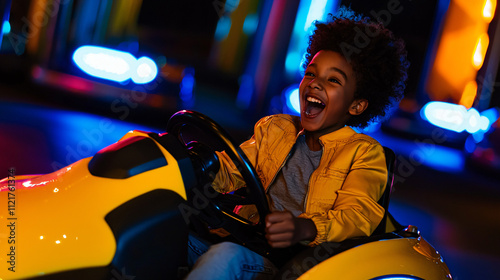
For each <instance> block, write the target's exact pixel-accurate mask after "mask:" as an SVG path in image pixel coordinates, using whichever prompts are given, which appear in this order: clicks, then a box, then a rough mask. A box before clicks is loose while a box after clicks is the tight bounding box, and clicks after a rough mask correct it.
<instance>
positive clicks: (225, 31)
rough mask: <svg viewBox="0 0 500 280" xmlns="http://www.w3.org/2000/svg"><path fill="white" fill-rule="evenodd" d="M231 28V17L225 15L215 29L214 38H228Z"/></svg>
mask: <svg viewBox="0 0 500 280" xmlns="http://www.w3.org/2000/svg"><path fill="white" fill-rule="evenodd" d="M230 30H231V18H230V17H228V16H223V17H221V18H220V19H219V21H218V22H217V27H216V29H215V34H214V38H215V40H217V41H222V40H224V39H226V38H227V36H228V35H229V31H230Z"/></svg>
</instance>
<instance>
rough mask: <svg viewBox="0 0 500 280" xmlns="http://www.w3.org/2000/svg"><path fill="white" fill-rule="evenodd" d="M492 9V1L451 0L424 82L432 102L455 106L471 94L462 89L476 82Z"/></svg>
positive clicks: (482, 59)
mask: <svg viewBox="0 0 500 280" xmlns="http://www.w3.org/2000/svg"><path fill="white" fill-rule="evenodd" d="M494 7H496V1H494V0H493V1H491V0H484V1H470V0H450V4H449V7H448V10H447V12H446V16H445V20H444V21H443V22H444V24H443V26H442V27H441V28H442V32H441V35H440V38H439V39H438V45H437V50H436V55H435V57H434V62H433V64H432V66H431V68H430V71H429V74H428V80H427V83H426V91H427V92H428V93H429V96H430V99H431V100H451V102H453V103H458V102H459V101H460V100H461V99H462V94H463V93H464V92H468V93H470V91H468V90H465V88H466V87H467V85H468V84H469V83H470V82H471V81H475V80H476V78H477V71H478V70H479V69H480V68H481V67H482V65H483V62H484V58H485V55H486V51H487V49H488V44H489V38H488V34H487V32H488V26H489V22H490V20H489V16H490V13H491V12H492V11H493V9H492V8H494ZM457 46H459V47H457ZM466 99H468V100H469V99H470V96H469V97H466ZM468 104H470V101H468Z"/></svg>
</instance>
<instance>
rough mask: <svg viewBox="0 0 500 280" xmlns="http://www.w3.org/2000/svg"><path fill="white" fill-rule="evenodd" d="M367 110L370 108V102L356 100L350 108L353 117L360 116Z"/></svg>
mask: <svg viewBox="0 0 500 280" xmlns="http://www.w3.org/2000/svg"><path fill="white" fill-rule="evenodd" d="M366 108H368V100H366V99H356V100H354V101H353V102H352V104H351V107H349V113H350V114H351V115H360V114H361V113H363V112H364V111H365V110H366Z"/></svg>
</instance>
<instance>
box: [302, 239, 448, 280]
mask: <svg viewBox="0 0 500 280" xmlns="http://www.w3.org/2000/svg"><path fill="white" fill-rule="evenodd" d="M308 263H314V257H312V258H311V259H310V260H308ZM353 264H358V266H357V267H358V268H359V269H356V266H353ZM306 265H307V264H306ZM391 274H400V275H413V276H417V277H420V278H423V279H443V280H449V279H451V278H449V275H450V272H449V270H448V268H447V266H446V265H445V264H444V263H443V262H442V259H441V256H440V255H439V254H438V253H437V252H436V251H435V250H434V249H433V248H432V246H431V245H430V244H429V243H427V242H426V241H425V240H423V239H420V238H419V239H414V238H411V239H406V238H403V239H390V240H382V241H376V242H371V243H368V244H365V245H361V246H358V247H355V248H353V249H350V250H347V251H345V252H343V253H340V254H338V255H336V256H334V257H331V258H329V259H327V260H326V261H324V262H322V263H320V264H318V265H316V266H315V267H313V268H312V269H310V270H309V271H308V272H306V273H305V274H304V275H302V276H301V277H300V278H299V280H306V279H349V280H367V279H372V278H375V277H379V276H384V275H391Z"/></svg>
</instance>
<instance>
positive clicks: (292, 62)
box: [285, 0, 339, 77]
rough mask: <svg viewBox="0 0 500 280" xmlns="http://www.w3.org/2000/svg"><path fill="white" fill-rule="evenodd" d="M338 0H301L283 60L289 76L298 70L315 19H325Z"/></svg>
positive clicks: (333, 9) (332, 10)
mask: <svg viewBox="0 0 500 280" xmlns="http://www.w3.org/2000/svg"><path fill="white" fill-rule="evenodd" d="M338 4H339V1H338V0H302V1H300V4H299V8H298V11H297V16H296V17H295V23H294V26H293V31H292V36H291V39H290V44H289V48H288V52H287V55H286V61H285V70H286V73H287V75H288V76H289V77H294V76H296V74H297V73H299V72H300V69H301V68H300V66H301V62H302V57H303V55H302V54H303V53H304V52H305V50H306V48H307V35H308V34H307V33H308V32H309V31H310V28H311V26H312V23H313V22H314V21H315V20H325V16H326V15H327V14H329V13H335V11H336V8H337V7H338Z"/></svg>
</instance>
